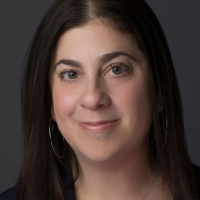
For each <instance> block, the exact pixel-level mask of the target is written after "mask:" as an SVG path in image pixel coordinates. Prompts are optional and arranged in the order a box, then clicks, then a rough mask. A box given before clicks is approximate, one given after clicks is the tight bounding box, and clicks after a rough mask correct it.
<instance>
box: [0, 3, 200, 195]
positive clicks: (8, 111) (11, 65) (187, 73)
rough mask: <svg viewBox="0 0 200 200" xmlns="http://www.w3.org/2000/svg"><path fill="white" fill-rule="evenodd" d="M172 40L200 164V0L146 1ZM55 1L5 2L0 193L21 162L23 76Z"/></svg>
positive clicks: (0, 7) (0, 42) (0, 52)
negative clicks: (33, 40) (27, 58)
mask: <svg viewBox="0 0 200 200" xmlns="http://www.w3.org/2000/svg"><path fill="white" fill-rule="evenodd" d="M146 2H147V3H148V4H149V5H150V7H151V8H152V9H153V11H154V12H155V14H156V16H157V17H158V19H159V21H160V23H161V25H162V27H163V29H164V31H165V34H166V37H167V41H168V44H169V47H170V51H171V54H172V58H173V61H174V66H175V69H176V72H177V77H178V82H179V86H180V91H181V96H182V101H183V108H184V122H185V131H186V138H187V143H188V149H189V154H190V157H191V160H192V162H193V163H195V164H197V165H199V166H200V156H199V154H200V145H199V142H200V116H199V114H200V61H199V60H200V12H199V9H200V1H199V0H191V1H188V0H176V1H174V0H168V1H164V0H146ZM52 3H53V0H28V1H27V0H17V1H16V0H9V1H7V0H1V1H0V94H1V96H0V193H1V192H2V191H4V190H6V189H8V188H10V187H11V186H13V185H14V184H15V182H16V180H17V177H18V173H19V170H20V166H21V161H22V141H21V140H22V137H21V113H20V77H21V71H22V68H23V64H24V63H23V62H24V57H25V54H26V50H27V49H28V46H29V43H30V41H31V38H32V36H33V34H34V33H35V31H36V28H37V26H38V25H39V23H40V21H41V19H42V17H43V15H44V13H45V12H46V10H47V9H48V8H49V6H50V5H51V4H52Z"/></svg>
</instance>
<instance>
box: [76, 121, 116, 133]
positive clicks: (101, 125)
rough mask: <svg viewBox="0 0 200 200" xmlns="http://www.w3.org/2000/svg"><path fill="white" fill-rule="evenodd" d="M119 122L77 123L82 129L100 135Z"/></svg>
mask: <svg viewBox="0 0 200 200" xmlns="http://www.w3.org/2000/svg"><path fill="white" fill-rule="evenodd" d="M118 121H119V120H114V121H98V122H79V125H80V127H81V128H82V129H84V130H86V131H89V132H93V133H100V132H103V131H106V130H108V129H111V128H113V127H114V126H115V125H116V124H117V123H118Z"/></svg>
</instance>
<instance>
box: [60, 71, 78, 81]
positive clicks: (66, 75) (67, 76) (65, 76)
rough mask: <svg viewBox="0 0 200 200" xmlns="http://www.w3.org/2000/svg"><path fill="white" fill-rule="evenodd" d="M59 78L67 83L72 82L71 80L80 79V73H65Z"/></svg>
mask: <svg viewBox="0 0 200 200" xmlns="http://www.w3.org/2000/svg"><path fill="white" fill-rule="evenodd" d="M59 77H60V78H61V79H65V80H67V81H70V80H73V79H76V78H78V77H79V74H78V72H75V71H63V72H61V73H60V74H59Z"/></svg>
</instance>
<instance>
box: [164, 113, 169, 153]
mask: <svg viewBox="0 0 200 200" xmlns="http://www.w3.org/2000/svg"><path fill="white" fill-rule="evenodd" d="M167 129H168V121H167V116H166V134H165V141H164V145H163V149H164V148H165V145H166V143H167V136H168V133H167Z"/></svg>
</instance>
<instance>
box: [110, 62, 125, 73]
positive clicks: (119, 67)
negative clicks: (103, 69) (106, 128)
mask: <svg viewBox="0 0 200 200" xmlns="http://www.w3.org/2000/svg"><path fill="white" fill-rule="evenodd" d="M111 67H112V68H111V69H110V70H109V73H110V74H111V75H120V74H123V73H124V72H126V71H127V68H126V67H124V66H122V64H120V63H116V64H113V65H112V66H111Z"/></svg>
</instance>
